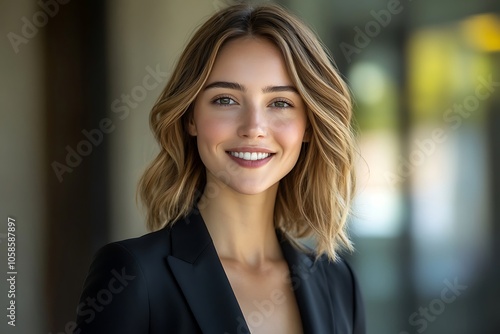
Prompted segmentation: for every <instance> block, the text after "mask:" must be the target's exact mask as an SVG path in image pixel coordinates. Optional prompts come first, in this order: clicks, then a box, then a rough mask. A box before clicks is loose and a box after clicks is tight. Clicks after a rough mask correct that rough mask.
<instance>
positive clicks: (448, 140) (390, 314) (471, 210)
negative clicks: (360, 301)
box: [0, 0, 500, 334]
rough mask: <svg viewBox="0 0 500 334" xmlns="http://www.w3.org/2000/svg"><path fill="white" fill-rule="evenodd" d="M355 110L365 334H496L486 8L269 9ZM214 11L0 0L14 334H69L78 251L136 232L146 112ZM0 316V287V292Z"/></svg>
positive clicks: (2, 194) (499, 107) (202, 3)
mask: <svg viewBox="0 0 500 334" xmlns="http://www.w3.org/2000/svg"><path fill="white" fill-rule="evenodd" d="M276 2H278V3H280V4H282V5H284V6H286V7H287V8H289V9H291V10H292V11H293V12H295V13H296V14H297V15H298V16H300V17H301V18H303V19H304V20H305V21H306V22H307V23H309V24H310V25H311V27H313V29H314V30H315V31H316V32H317V33H318V34H319V35H320V37H321V39H322V40H323V42H324V43H325V45H326V46H327V47H328V48H329V49H330V51H331V53H332V54H333V58H334V59H335V62H336V64H337V66H338V68H339V70H340V72H341V73H342V74H343V76H344V77H345V79H346V80H347V81H348V83H349V85H350V87H351V89H352V92H353V95H354V99H355V113H356V124H355V126H356V129H357V132H358V139H359V149H358V150H359V153H360V158H359V159H358V163H357V165H358V179H359V181H358V183H359V185H358V193H357V197H356V201H355V208H354V209H355V210H354V211H355V215H354V216H353V219H352V222H351V235H352V236H353V239H354V240H355V243H356V248H357V251H356V252H355V253H354V254H352V255H349V256H348V258H349V260H350V262H351V263H352V264H353V266H354V267H355V270H356V272H357V276H358V278H359V281H360V284H361V287H362V290H363V292H364V298H365V302H366V311H367V321H368V333H371V334H391V333H393V334H413V333H427V334H443V333H444V334H447V333H453V334H465V333H474V334H476V333H480V334H490V333H491V334H494V333H496V334H498V333H500V302H499V298H500V265H499V263H500V262H499V260H498V259H499V258H500V201H499V196H500V194H499V191H500V180H499V173H498V172H499V171H500V161H499V159H500V94H499V92H500V2H498V1H488V0H475V1H459V2H458V1H452V0H441V1H431V0H415V1H412V0H401V1H397V0H363V1H339V0H311V1H300V0H287V1H285V0H283V1H276ZM226 3H227V2H226V1H225V0H168V1H160V0H158V1H154V0H148V1H140V2H139V1H132V0H109V1H78V0H73V1H69V0H39V1H36V0H32V1H30V0H22V1H9V0H0V32H1V36H2V38H1V41H0V43H1V48H0V69H1V74H2V75H1V78H0V85H1V89H0V96H1V105H2V106H1V109H0V110H1V111H0V113H1V119H0V120H1V121H0V136H1V137H0V138H1V139H0V148H1V153H2V154H1V163H0V177H1V183H0V184H1V188H0V208H1V213H2V215H1V220H2V222H1V224H0V250H1V254H2V255H1V256H0V258H1V268H2V270H5V273H6V272H7V256H6V254H7V240H6V233H7V219H8V217H12V218H15V219H16V224H17V225H16V226H17V231H16V232H17V271H18V275H17V294H16V305H17V318H16V327H15V328H13V327H11V326H8V325H7V321H6V318H5V315H4V316H2V317H3V320H2V322H1V324H0V332H2V333H54V334H55V333H70V332H71V329H70V328H71V321H73V320H74V318H75V312H76V305H77V303H78V298H79V294H80V292H81V288H82V284H83V281H84V279H85V275H86V272H87V270H88V267H89V264H90V261H91V259H92V256H93V254H94V252H95V251H96V250H97V249H98V248H99V247H101V246H102V245H104V244H105V243H107V242H110V241H114V240H119V239H123V238H128V237H135V236H139V235H141V234H144V233H145V232H146V229H145V226H144V216H143V214H142V213H141V211H140V209H139V208H138V205H137V204H136V202H135V190H136V184H137V181H138V178H139V176H140V175H141V172H142V170H143V169H144V167H145V165H146V164H147V163H148V162H149V161H150V160H151V159H152V158H153V156H154V155H155V152H156V150H157V147H156V144H155V143H154V140H153V138H152V135H151V133H150V131H149V124H148V116H149V111H150V109H151V107H152V105H153V103H154V101H155V100H156V98H157V97H158V95H159V94H160V92H161V90H162V88H163V86H164V85H165V84H166V82H167V80H168V75H169V73H170V72H171V69H172V67H173V66H174V64H175V61H176V59H177V57H178V56H179V54H180V52H181V51H182V48H183V46H184V45H185V43H186V41H187V39H188V38H189V36H190V35H191V34H192V33H193V31H194V29H195V28H196V27H197V26H199V25H200V24H201V23H202V22H203V21H204V20H205V19H206V18H208V17H209V16H210V15H211V14H212V13H214V12H215V11H217V10H219V9H221V8H223V7H224V6H225V5H226ZM0 288H1V292H0V299H1V300H2V302H1V305H2V308H3V310H4V312H6V311H5V309H6V307H7V305H8V304H7V303H8V300H7V290H8V286H7V283H6V281H5V280H1V281H0Z"/></svg>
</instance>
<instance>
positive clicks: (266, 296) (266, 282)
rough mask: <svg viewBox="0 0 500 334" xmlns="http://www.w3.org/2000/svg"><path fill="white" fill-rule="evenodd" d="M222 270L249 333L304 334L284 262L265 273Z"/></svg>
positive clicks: (230, 269) (227, 267)
mask: <svg viewBox="0 0 500 334" xmlns="http://www.w3.org/2000/svg"><path fill="white" fill-rule="evenodd" d="M224 269H225V271H226V275H227V276H228V279H229V282H230V283H231V287H232V289H233V292H234V294H235V296H236V299H237V301H238V304H239V305H240V308H241V311H242V312H243V315H244V317H245V321H246V323H247V325H248V327H249V329H250V331H251V333H252V334H261V333H272V334H280V333H287V334H295V333H296V334H300V333H303V331H302V322H301V317H300V312H299V308H298V305H297V301H296V299H295V294H294V291H293V289H292V285H291V283H290V279H289V273H288V266H287V265H286V263H285V264H284V265H278V266H276V267H275V268H273V269H271V270H267V271H265V272H248V271H244V270H238V269H237V268H234V267H232V266H231V265H228V264H226V265H224Z"/></svg>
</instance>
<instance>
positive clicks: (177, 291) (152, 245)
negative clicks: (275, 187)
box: [74, 212, 365, 334]
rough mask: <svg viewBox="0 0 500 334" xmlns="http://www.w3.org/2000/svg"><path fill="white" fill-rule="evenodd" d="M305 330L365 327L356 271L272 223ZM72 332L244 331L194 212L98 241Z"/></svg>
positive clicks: (342, 333)
mask: <svg viewBox="0 0 500 334" xmlns="http://www.w3.org/2000/svg"><path fill="white" fill-rule="evenodd" d="M277 235H278V237H279V240H280V245H281V249H282V251H283V254H284V257H285V259H286V261H287V263H288V266H289V269H290V275H291V284H292V287H293V290H294V293H295V297H296V300H297V303H298V307H299V311H300V315H301V319H302V325H303V329H304V333H314V334H320V333H324V334H351V333H352V334H365V317H364V309H363V303H362V299H361V295H360V291H359V288H358V285H357V282H356V279H355V276H354V274H353V272H352V270H351V268H350V267H349V265H348V264H347V262H346V261H344V260H343V259H342V258H341V259H340V260H339V261H337V262H333V263H332V262H329V261H328V260H327V259H326V257H322V258H320V259H319V260H317V261H314V256H313V255H311V254H306V253H304V252H302V251H300V250H298V249H296V248H295V247H293V246H292V245H291V243H290V242H289V241H288V240H287V239H286V238H285V237H284V236H283V235H282V234H281V233H280V232H278V231H277ZM77 312H78V314H77V324H78V327H77V328H76V329H75V331H74V333H75V334H84V333H92V334H100V333H103V334H104V333H105V334H114V333H119V334H126V333H131V334H132V333H133V334H146V333H150V334H160V333H161V334H167V333H171V334H174V333H175V334H177V333H180V334H190V333H206V334H240V333H241V334H242V333H249V330H248V327H247V325H246V323H245V320H244V317H243V313H242V311H241V309H240V307H239V305H238V301H237V299H236V297H235V295H234V293H233V290H232V288H231V285H230V283H229V280H228V278H227V276H226V274H225V271H224V268H223V267H222V264H221V262H220V259H219V257H218V255H217V252H216V250H215V247H214V244H213V242H212V239H211V237H210V234H209V233H208V230H207V228H206V226H205V223H204V221H203V219H202V217H201V215H200V214H198V213H194V212H193V213H191V214H190V215H189V216H187V217H186V218H184V219H181V220H179V221H177V222H175V223H174V224H173V226H169V227H166V228H163V229H161V230H159V231H156V232H153V233H149V234H147V235H144V236H142V237H140V238H134V239H128V240H124V241H119V242H114V243H111V244H108V245H106V246H104V247H103V248H101V249H100V250H99V251H98V252H97V254H96V256H95V258H94V260H93V263H92V265H91V267H90V270H89V273H88V276H87V278H86V280H85V284H84V287H83V292H82V296H81V298H80V304H79V305H78V311H77Z"/></svg>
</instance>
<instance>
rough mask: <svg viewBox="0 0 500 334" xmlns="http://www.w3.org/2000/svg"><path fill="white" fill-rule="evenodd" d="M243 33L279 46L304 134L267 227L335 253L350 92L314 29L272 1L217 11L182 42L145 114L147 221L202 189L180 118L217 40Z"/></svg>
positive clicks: (348, 160) (346, 176)
mask: <svg viewBox="0 0 500 334" xmlns="http://www.w3.org/2000/svg"><path fill="white" fill-rule="evenodd" d="M245 36H254V37H261V38H266V39H268V40H270V41H271V42H273V43H274V44H275V45H276V46H277V47H278V48H279V49H280V50H281V52H282V54H283V58H284V60H285V62H286V66H287V70H288V73H289V75H290V77H291V80H292V81H293V84H294V85H295V86H296V88H297V90H298V91H299V94H300V96H301V98H302V99H303V101H304V103H305V106H306V110H307V111H306V112H307V118H308V124H309V129H308V131H310V140H309V141H308V142H307V143H304V145H303V147H302V150H301V153H300V155H299V158H298V161H297V163H296V165H295V167H294V168H293V169H292V170H291V171H290V173H289V174H287V175H286V176H285V177H284V178H283V179H282V180H281V181H280V183H279V187H278V188H279V189H278V193H277V198H276V204H275V210H274V221H275V226H276V228H279V229H281V230H282V231H283V232H285V235H287V236H288V237H290V238H291V239H292V240H295V238H303V237H313V238H314V239H315V243H316V252H317V255H318V256H320V255H322V254H325V255H326V256H327V257H328V258H329V259H331V260H336V259H337V251H338V250H339V248H345V249H348V250H352V243H351V241H350V240H349V237H348V235H347V231H346V220H347V218H348V215H349V212H350V206H351V200H352V196H353V189H354V174H353V153H354V151H353V150H354V138H353V131H352V128H351V116H352V104H351V98H350V94H349V90H348V88H347V86H346V84H345V83H344V81H343V80H342V78H341V76H340V75H339V73H338V72H337V70H336V69H335V68H334V66H333V65H332V62H333V60H332V58H331V56H330V55H329V53H328V51H327V50H326V49H325V48H324V47H323V45H322V44H321V42H320V41H319V40H318V39H317V37H316V36H315V34H314V33H313V32H312V31H311V30H310V29H309V28H308V27H307V26H306V25H305V24H304V23H303V22H301V21H300V20H299V19H297V18H296V17H295V16H293V15H291V14H290V13H289V12H287V11H286V10H285V9H283V8H282V7H280V6H278V5H275V4H265V5H258V6H251V5H248V4H239V5H233V6H230V7H228V8H226V9H224V10H221V11H219V12H217V13H215V14H214V15H213V16H212V17H210V18H209V19H208V21H206V22H205V23H204V24H203V25H202V26H201V27H200V28H199V29H198V30H197V31H196V32H195V34H194V36H193V37H192V38H191V40H190V41H189V43H188V44H187V46H186V48H185V49H184V51H183V53H182V55H181V57H180V59H179V61H178V63H177V65H176V67H175V70H174V71H173V73H172V76H171V78H170V80H169V82H168V83H167V85H166V87H165V89H164V90H163V92H162V94H161V95H160V97H159V99H158V101H157V102H156V104H155V105H154V107H153V109H152V111H151V115H150V123H151V128H152V131H153V133H154V135H155V138H156V140H157V141H158V143H159V144H160V152H159V154H158V156H157V157H156V158H155V159H154V160H153V162H152V163H151V164H150V165H149V166H148V167H147V169H146V171H145V172H144V174H143V176H142V178H141V180H140V183H139V190H138V193H139V194H140V197H141V200H142V202H143V204H144V206H145V208H146V211H147V226H148V228H149V229H150V230H157V229H160V228H163V227H165V226H166V225H169V224H172V223H173V222H175V221H176V220H178V219H180V218H182V217H185V216H186V215H188V214H189V212H191V210H192V209H193V208H194V207H195V206H196V201H197V199H198V198H199V195H200V194H201V193H203V190H204V187H205V185H206V170H205V166H204V165H203V163H202V161H201V159H200V156H199V153H198V150H197V145H196V139H195V137H192V136H190V135H189V134H188V132H187V122H188V120H189V117H191V113H192V110H193V104H194V101H195V99H196V97H197V95H198V93H199V92H200V90H201V89H202V87H203V86H204V84H205V82H206V80H207V78H208V76H209V74H210V72H211V70H212V67H213V65H214V62H215V59H216V57H217V54H218V52H219V50H220V49H221V47H222V46H223V45H224V44H225V43H227V42H228V41H230V40H234V39H236V38H239V37H245Z"/></svg>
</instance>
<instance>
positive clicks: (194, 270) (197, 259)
mask: <svg viewBox="0 0 500 334" xmlns="http://www.w3.org/2000/svg"><path fill="white" fill-rule="evenodd" d="M277 236H278V238H279V240H280V245H281V248H282V252H283V254H284V257H285V259H286V261H287V263H288V266H289V269H290V278H291V284H292V288H293V289H294V293H295V296H296V299H297V303H298V306H299V311H300V314H301V320H302V326H303V328H304V333H329V334H331V333H332V328H333V326H332V321H333V320H332V319H331V316H329V313H328V310H331V305H330V304H329V303H330V299H329V292H328V287H327V286H326V284H325V281H326V279H325V277H324V273H323V272H322V271H321V270H320V269H319V268H318V266H317V264H315V262H314V261H313V259H312V258H311V257H310V256H308V255H306V254H305V253H303V252H300V251H298V250H297V249H296V248H295V247H294V246H292V245H291V243H290V242H289V241H288V239H287V238H286V237H285V236H284V235H283V234H282V233H281V232H279V231H277ZM171 247H172V249H171V253H170V254H171V255H169V256H168V257H167V262H168V264H169V265H170V268H171V270H172V273H173V275H174V276H175V279H176V281H177V283H178V284H179V286H180V288H181V290H182V293H183V294H184V296H185V297H186V300H187V302H188V304H189V307H190V308H191V310H192V312H193V314H194V317H195V319H196V321H197V322H198V325H199V326H200V328H201V330H202V332H203V333H217V334H222V333H224V334H229V333H231V334H233V333H237V334H240V333H250V331H249V329H248V326H247V324H246V322H245V319H244V316H243V312H242V311H241V309H240V306H239V304H238V301H237V299H236V296H235V295H234V292H233V290H232V288H231V284H230V283H229V279H228V278H227V276H226V273H225V271H224V268H223V266H222V263H221V262H220V259H219V257H218V255H217V251H216V250H215V246H214V244H213V242H212V239H211V237H210V234H209V232H208V230H207V228H206V225H205V222H204V221H203V218H202V217H201V215H200V213H199V212H197V210H196V211H193V212H192V213H191V214H190V215H188V216H187V217H186V218H184V219H182V220H179V221H177V222H176V223H174V225H173V226H172V230H171ZM325 322H327V323H328V326H327V327H325Z"/></svg>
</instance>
